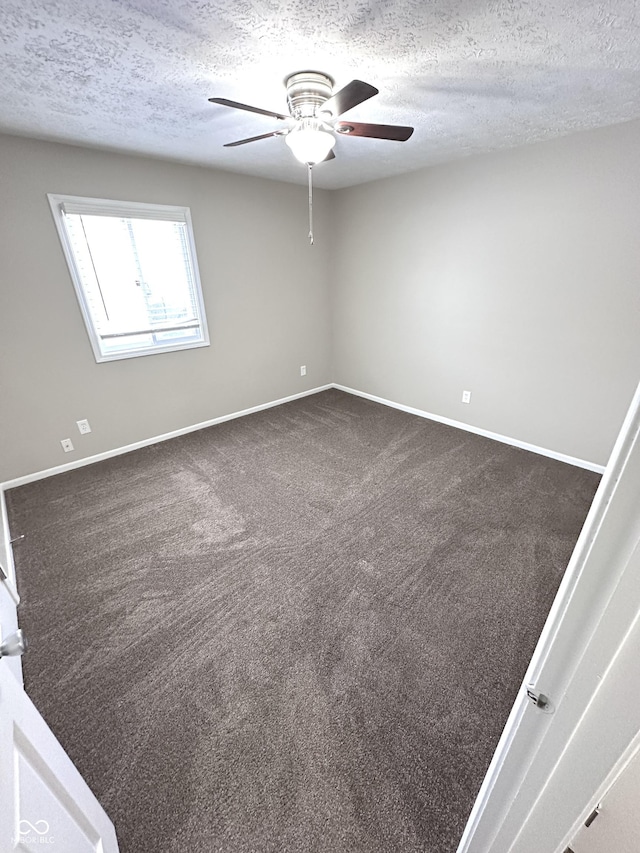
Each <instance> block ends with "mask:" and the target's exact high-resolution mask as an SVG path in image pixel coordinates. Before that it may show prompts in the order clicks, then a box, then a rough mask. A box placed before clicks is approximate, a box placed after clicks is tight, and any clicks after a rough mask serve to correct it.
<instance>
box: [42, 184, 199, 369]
mask: <svg viewBox="0 0 640 853" xmlns="http://www.w3.org/2000/svg"><path fill="white" fill-rule="evenodd" d="M47 199H48V201H49V206H50V208H51V214H52V216H53V221H54V224H55V227H56V231H57V232H58V237H59V238H60V245H61V247H62V252H63V254H64V258H65V261H66V264H67V268H68V271H69V275H70V277H71V281H72V283H73V287H74V290H75V292H76V298H77V300H78V304H79V306H80V311H81V314H82V319H83V320H84V324H85V326H86V330H87V335H88V336H89V341H90V343H91V348H92V350H93V355H94V358H95V360H96V362H97V363H98V364H103V363H105V362H109V361H120V360H122V359H125V358H139V357H141V356H147V355H159V354H160V353H163V352H178V351H179V350H187V349H197V348H199V347H208V346H209V344H210V341H209V329H208V326H207V315H206V312H205V307H204V297H203V295H202V283H201V281H200V271H199V268H198V256H197V253H196V244H195V237H194V235H193V224H192V222H191V212H190V210H189V208H188V207H178V206H175V205H168V204H149V203H147V202H133V201H131V202H128V201H115V200H114V199H104V198H84V197H82V196H70V195H59V194H57V193H47ZM154 211H155V212H156V213H157V215H155V216H154ZM66 213H75V214H79V213H89V214H93V215H100V216H117V217H121V218H131V219H157V220H161V221H169V222H180V223H182V224H184V225H186V235H187V243H188V246H189V253H188V258H187V261H188V264H189V267H190V271H191V277H192V280H193V284H194V294H193V295H194V297H195V304H196V309H197V315H198V316H197V317H196V318H195V319H197V321H198V323H197V328H198V330H199V331H200V338H199V339H198V340H196V341H184V342H182V343H180V342H176V341H173V342H172V341H167V342H166V343H165V344H156V345H154V346H145V347H140V348H137V349H126V350H123V351H120V352H104V351H103V342H104V340H105V338H106V336H103V335H100V333H99V331H98V327H97V325H96V320H95V319H94V317H93V314H92V311H91V308H90V307H89V301H88V297H87V292H86V290H85V286H84V283H83V280H82V275H81V273H80V271H79V268H78V262H77V259H76V255H75V252H74V250H73V245H72V242H71V236H70V233H69V230H68V228H67V225H66V224H65V219H66V216H65V214H66ZM158 331H161V329H158Z"/></svg>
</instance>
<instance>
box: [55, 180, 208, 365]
mask: <svg viewBox="0 0 640 853" xmlns="http://www.w3.org/2000/svg"><path fill="white" fill-rule="evenodd" d="M48 197H49V203H50V205H51V209H52V211H53V216H54V219H55V222H56V227H57V229H58V234H59V236H60V240H61V242H62V248H63V250H64V254H65V257H66V260H67V264H68V265H69V271H70V273H71V279H72V281H73V284H74V287H75V289H76V294H77V297H78V301H79V303H80V308H81V310H82V316H83V317H84V322H85V325H86V327H87V332H88V334H89V339H90V341H91V345H92V347H93V352H94V354H95V357H96V361H111V360H113V359H117V358H132V357H133V356H137V355H149V354H150V353H157V352H169V351H171V350H178V349H188V348H191V347H203V346H208V344H209V336H208V333H207V324H206V318H205V314H204V304H203V301H202V291H201V288H200V279H199V276H198V265H197V262H196V250H195V244H194V241H193V232H192V230H191V218H190V215H189V208H187V207H170V206H168V205H160V204H139V203H135V202H126V201H107V200H105V199H96V198H77V197H75V196H62V195H52V194H49V196H48Z"/></svg>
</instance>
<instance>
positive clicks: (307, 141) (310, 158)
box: [285, 127, 336, 166]
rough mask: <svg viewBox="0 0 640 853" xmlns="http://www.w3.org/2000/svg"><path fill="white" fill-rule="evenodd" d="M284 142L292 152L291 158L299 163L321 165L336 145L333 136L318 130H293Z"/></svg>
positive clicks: (303, 128) (308, 128) (307, 128)
mask: <svg viewBox="0 0 640 853" xmlns="http://www.w3.org/2000/svg"><path fill="white" fill-rule="evenodd" d="M285 142H286V143H287V145H288V146H289V148H290V149H291V150H292V151H293V156H294V157H295V158H296V160H299V161H300V162H301V163H305V164H310V165H311V166H313V165H315V164H316V163H321V162H322V161H323V160H324V159H325V158H326V157H327V155H328V154H329V152H330V151H331V149H332V148H333V146H334V145H335V144H336V140H335V136H334V135H333V134H332V133H329V132H328V131H326V130H320V129H319V128H311V127H300V128H294V129H293V130H292V131H291V133H289V134H287V136H286V138H285Z"/></svg>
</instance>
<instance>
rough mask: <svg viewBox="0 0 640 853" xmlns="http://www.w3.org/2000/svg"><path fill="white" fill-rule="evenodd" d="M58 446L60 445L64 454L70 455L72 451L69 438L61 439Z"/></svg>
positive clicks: (71, 443)
mask: <svg viewBox="0 0 640 853" xmlns="http://www.w3.org/2000/svg"><path fill="white" fill-rule="evenodd" d="M60 444H61V445H62V449H63V450H64V452H65V453H71V451H72V450H73V442H72V441H71V439H70V438H63V439H62V441H61V442H60Z"/></svg>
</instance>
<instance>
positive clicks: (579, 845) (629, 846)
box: [570, 752, 640, 853]
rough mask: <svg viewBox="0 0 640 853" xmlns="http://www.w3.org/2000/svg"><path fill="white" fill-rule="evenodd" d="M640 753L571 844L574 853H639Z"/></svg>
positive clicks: (619, 777)
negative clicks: (613, 852)
mask: <svg viewBox="0 0 640 853" xmlns="http://www.w3.org/2000/svg"><path fill="white" fill-rule="evenodd" d="M639 803H640V753H638V752H636V755H635V757H634V758H633V759H632V760H631V761H630V762H629V764H628V765H627V767H626V768H625V769H624V770H623V771H622V773H621V774H620V775H619V776H618V778H617V779H616V781H615V782H614V783H613V785H612V786H611V788H610V789H609V790H608V791H607V793H606V794H605V795H604V797H603V798H602V800H601V802H600V805H599V808H598V811H597V814H592V815H591V816H590V818H589V819H588V820H587V823H588V824H589V826H586V825H585V826H583V827H582V828H581V829H580V831H579V832H578V833H577V835H576V836H575V838H574V839H573V841H572V842H571V847H570V849H571V850H572V851H573V853H612V851H615V853H638V848H639V847H640V808H639V807H638V804H639Z"/></svg>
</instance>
